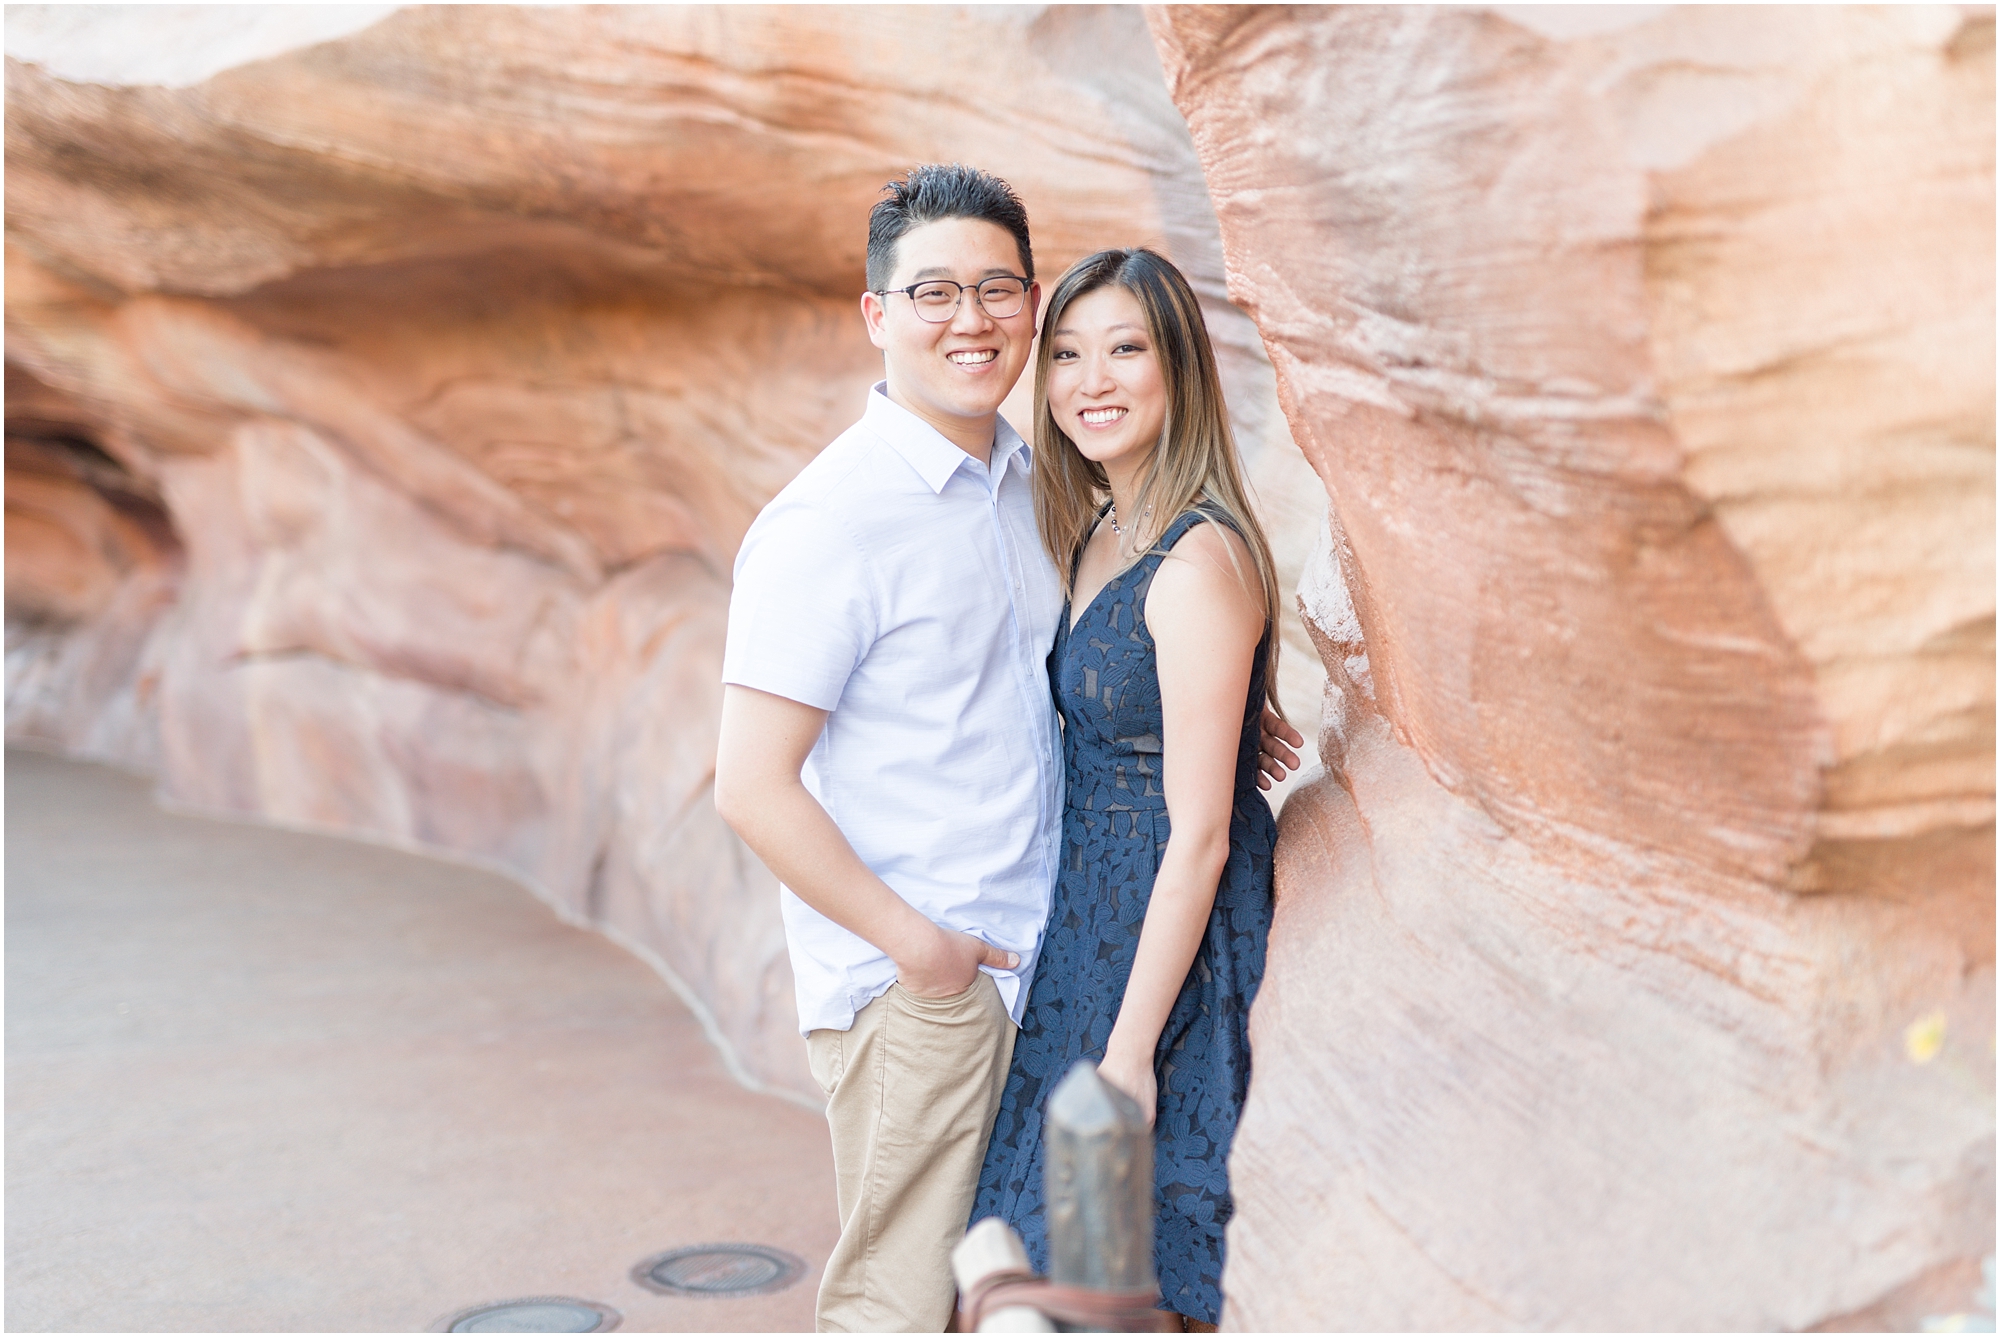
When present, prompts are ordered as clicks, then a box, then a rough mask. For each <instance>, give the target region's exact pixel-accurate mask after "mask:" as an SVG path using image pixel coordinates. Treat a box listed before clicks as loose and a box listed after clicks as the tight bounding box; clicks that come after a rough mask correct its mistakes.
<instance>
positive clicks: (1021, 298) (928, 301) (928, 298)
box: [875, 274, 1028, 325]
mask: <svg viewBox="0 0 2000 1337" xmlns="http://www.w3.org/2000/svg"><path fill="white" fill-rule="evenodd" d="M892 292H899V293H902V294H904V295H905V296H907V297H908V298H909V299H910V305H911V306H914V307H915V308H916V309H917V315H919V316H920V317H922V318H923V319H925V320H928V321H929V322H930V323H931V324H933V325H942V324H944V322H946V321H947V320H950V319H951V318H952V317H953V316H955V315H957V314H958V304H959V303H960V302H961V301H963V300H964V298H965V294H966V293H967V292H970V293H971V294H972V300H973V301H975V302H977V303H979V309H980V310H981V311H984V312H985V313H986V314H987V315H989V316H991V317H993V319H995V320H1005V319H1007V317H1009V316H1018V315H1020V314H1021V307H1022V306H1023V305H1025V304H1026V303H1027V300H1028V280H1026V279H1024V278H1017V277H1015V276H1014V275H1012V274H1009V275H1007V276H1005V277H1004V278H1003V277H995V278H990V279H984V280H982V281H980V282H978V283H973V284H966V283H953V282H952V281H951V280H950V279H925V280H924V281H923V282H922V283H912V284H911V285H910V286H909V287H907V288H880V289H877V290H876V293H875V295H876V296H877V297H887V296H888V295H889V294H890V293H892Z"/></svg>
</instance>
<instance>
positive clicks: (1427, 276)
mask: <svg viewBox="0 0 2000 1337" xmlns="http://www.w3.org/2000/svg"><path fill="white" fill-rule="evenodd" d="M1152 23H1153V27H1154V32H1155V35H1156V36H1157V38H1158V39H1159V42H1160V48H1161V52H1162V63H1163V65H1164V66H1165V69H1166V72H1167V77H1168V82H1169V86H1170V87H1171V88H1172V89H1173V91H1174V95H1175V99H1176V101H1177V103H1178V104H1179V105H1180V107H1181V108H1182V110H1183V111H1184V112H1185V113H1186V115H1187V118H1188V121H1189V125H1190V127H1191V129H1192V131H1193V134H1194V139H1195V144H1196V146H1197V149H1198V151H1199V152H1200V154H1201V157H1202V163H1203V167H1204V169H1205V170H1206V172H1207V179H1208V183H1209V186H1210V188H1211V190H1212V192H1213V193H1214V197H1215V200H1216V208H1217V213H1218V215H1219V217H1220V219H1221V224H1222V235H1223V242H1224V249H1225V253H1226V256H1227V260H1228V268H1229V279H1230V293H1231V295H1232V296H1233V297H1234V298H1235V300H1236V301H1237V302H1238V303H1239V304H1240V305H1241V306H1242V307H1243V308H1244V309H1246V310H1248V311H1249V312H1250V313H1251V314H1252V315H1253V316H1254V317H1255V318H1256V320H1257V323H1258V325H1259V328H1260V329H1261V330H1262V331H1263V334H1264V337H1265V340H1266V343H1267V346H1268V348H1269V349H1270V352H1271V355H1272V360H1273V363H1274V365H1275V367H1276V369H1277V375H1278V383H1279V393H1280V398H1281V400H1282V402H1283V403H1284V405H1285V409H1286V412H1287V414H1288V416H1289V418H1290V421H1291V423H1292V427H1293V431H1294V434H1295V436H1296V437H1297V439H1298V440H1299V442H1300V444H1301V446H1302V447H1303V449H1304V451H1305V453H1306V456H1307V458H1308V459H1309V460H1310V461H1311V462H1312V465H1313V467H1314V469H1315V471H1316V472H1317V473H1318V474H1319V476H1320V478H1321V479H1322V480H1323V482H1324V484H1325V488H1326V491H1327V494H1328V496H1329V498H1330V500H1331V518H1332V526H1331V529H1330V532H1329V536H1328V542H1327V546H1326V548H1325V549H1324V551H1323V552H1322V554H1321V557H1320V560H1319V561H1318V563H1317V564H1316V565H1315V566H1313V567H1312V568H1309V570H1308V572H1307V576H1306V580H1305V582H1304V584H1303V585H1302V587H1301V591H1300V598H1301V603H1302V605H1303V607H1304V609H1305V611H1306V614H1307V616H1308V618H1309V620H1310V621H1311V623H1312V624H1313V627H1314V629H1315V632H1316V636H1317V637H1318V639H1319V641H1320V646H1321V650H1322V652H1323V655H1324V657H1325V660H1326V663H1327V665H1328V667H1329V669H1330V671H1331V676H1332V680H1333V682H1334V683H1335V684H1336V686H1337V690H1336V691H1333V692H1331V693H1330V699H1329V710H1328V715H1327V718H1326V721H1325V729H1324V732H1323V734H1322V741H1321V751H1322V755H1324V756H1325V757H1326V758H1327V759H1328V761H1329V763H1330V771H1329V773H1328V775H1327V776H1326V777H1325V778H1324V779H1323V780H1321V781H1320V782H1318V783H1317V784H1316V785H1315V786H1314V787H1312V788H1311V789H1309V790H1306V791H1301V792H1300V793H1299V794H1298V795H1297V796H1295V798H1294V799H1293V801H1292V803H1291V804H1290V805H1289V806H1288V807H1287V809H1286V812H1285V815H1284V822H1283V838H1282V844H1281V851H1280V870H1279V883H1278V886H1279V916H1278V923H1277V926H1276V928H1275V930H1274V938H1273V947H1272V959H1271V975H1270V977H1269V979H1268V981H1267V985H1266V991H1265V993H1264V995H1263V996H1262V998H1260V1000H1259V1002H1258V1005H1257V1010H1256V1012H1255V1014H1254V1017H1253V1022H1252V1037H1253V1043H1254V1044H1255V1045H1256V1054H1257V1073H1258V1076H1257V1079H1256V1081H1255V1083H1254V1085H1253V1087H1252V1092H1251V1105H1250V1108H1249V1110H1248V1111H1247V1112H1246V1115H1245V1119H1244V1123H1243V1128H1242V1134H1241V1138H1240V1140H1239V1142H1238V1146H1237V1152H1236V1158H1235V1161H1234V1172H1235V1178H1236V1184H1237V1187H1238V1192H1239V1195H1240V1197H1239V1215H1238V1217H1237V1218H1236V1221H1235V1223H1234V1224H1233V1226H1232V1228H1231V1232H1230V1237H1229V1238H1230V1247H1231V1251H1232V1252H1231V1263H1230V1274H1229V1278H1228V1294H1229V1297H1230V1299H1229V1309H1228V1320H1229V1322H1230V1324H1231V1325H1232V1326H1237V1327H1244V1328H1251V1329H1274V1330H1282V1329H1289V1328H1321V1327H1353V1328H1391V1329H1394V1328H1567V1327H1579V1328H1607V1327H1608V1328H1623V1327H1651V1328H1661V1327H1665V1328H1711V1327H1713V1328H1795V1327H1804V1326H1809V1325H1813V1324H1816V1323H1821V1322H1825V1321H1829V1320H1837V1319H1838V1318H1839V1316H1840V1315H1842V1314H1844V1313H1846V1312H1848V1311H1852V1310H1856V1309H1860V1308H1862V1307H1864V1306H1867V1305H1869V1304H1871V1303H1873V1302H1874V1301H1876V1300H1877V1299H1878V1298H1879V1297H1881V1296H1883V1295H1884V1294H1885V1293H1887V1292H1889V1291H1891V1290H1893V1289H1895V1288H1897V1287H1899V1286H1903V1285H1905V1284H1906V1283H1909V1282H1910V1281H1911V1280H1912V1279H1913V1278H1921V1277H1922V1276H1924V1275H1925V1274H1929V1273H1935V1272H1939V1271H1943V1272H1948V1273H1950V1274H1952V1275H1954V1276H1960V1277H1962V1276H1963V1275H1964V1260H1966V1259H1967V1258H1969V1257H1977V1256H1978V1255H1979V1254H1982V1253H1984V1252H1986V1251H1988V1250H1990V1249H1991V1248H1992V1247H1993V1234H1992V1230H1993V1202H1994V1198H1993V1192H1994V1187H1993V1146H1994V1138H1993V1110H1994V1106H1993V1029H1992V1024H1993V1005H1994V1004H1993V932H1994V927H1993V923H1994V921H1993V874H1994V865H1993V825H1992V823H1993V609H1994V604H1993V588H1994V584H1993V552H1994V531H1993V507H1992V498H1993V395H1994V383H1993V358H1994V348H1993V328H1994V309H1993V267H1992V260H1993V225H1994V213H1993V23H1992V18H1991V16H1990V13H1989V14H1986V15H1984V16H1981V15H1978V14H1970V15H1967V14H1961V13H1960V12H1958V11H1955V10H1949V9H1933V10H1909V9H1902V10H1883V11H1872V10H1851V9H1850V10H1839V11H1824V10H1782V11H1774V10H1757V11H1752V10H1736V9H1687V10H1678V9H1677V10H1670V11H1664V12H1662V11H1653V10H1640V11H1625V12H1607V11H1560V10H1554V11H1549V10H1532V9H1523V10H1518V11H1516V10H1511V9H1504V8H1503V9H1498V10H1493V11H1487V12H1479V11H1470V10H1449V11H1447V10H1435V9H1426V10H1364V9H1347V8H1341V9H1327V10H1317V11H1310V12H1305V11H1296V10H1260V9H1222V8H1214V9H1189V10H1181V9H1165V10H1158V11H1154V12H1153V13H1152ZM1940 1037H1941V1039H1942V1043H1941V1046H1940V1045H1937V1044H1934V1043H1933V1042H1934V1041H1935V1040H1937V1039H1939V1038H1940ZM1307 1275H1310V1276H1311V1278H1312V1280H1311V1281H1310V1282H1307V1281H1305V1280H1304V1278H1305V1277H1306V1276H1307ZM1965 1298H1966V1299H1969V1296H1967V1297H1965ZM1960 1307H1963V1301H1961V1305H1960ZM1904 1317H1905V1321H1907V1319H1908V1315H1905V1316H1904Z"/></svg>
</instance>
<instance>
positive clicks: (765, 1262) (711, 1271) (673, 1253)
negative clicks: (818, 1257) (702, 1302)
mask: <svg viewBox="0 0 2000 1337" xmlns="http://www.w3.org/2000/svg"><path fill="white" fill-rule="evenodd" d="M805 1270H806V1262H805V1259H803V1258H800V1257H798V1256H797V1255H795V1254H789V1253H786V1252H785V1251H784V1250H783V1249H773V1248H771V1247H770V1246H769V1245H766V1244H697V1245H695V1246H693V1247H692V1248H687V1249H670V1250H668V1251H667V1252H666V1253H656V1254H654V1255H653V1256H652V1257H651V1258H648V1259H646V1260H645V1261H644V1262H642V1263H640V1264H639V1265H638V1266H637V1267H635V1268H633V1269H632V1280H634V1281H636V1282H638V1283H639V1284H640V1285H641V1286H644V1287H645V1288H646V1289H647V1290H649V1291H658V1292H659V1293H660V1294H661V1295H767V1294H769V1293H770V1292H772V1291H781V1290H783V1289H785V1287H787V1286H789V1285H791V1284H792V1283H793V1282H795V1281H797V1280H798V1279H799V1277H800V1276H802V1275H803V1274H804V1273H805Z"/></svg>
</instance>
